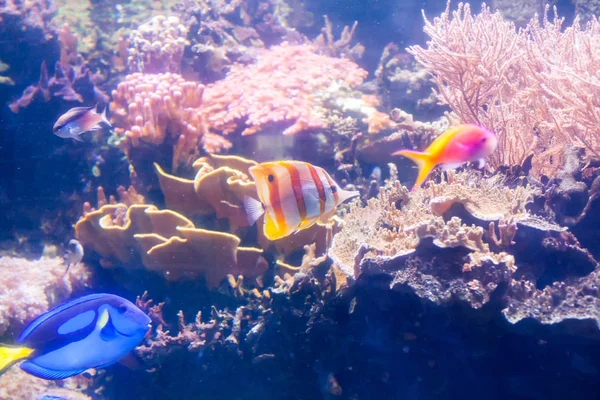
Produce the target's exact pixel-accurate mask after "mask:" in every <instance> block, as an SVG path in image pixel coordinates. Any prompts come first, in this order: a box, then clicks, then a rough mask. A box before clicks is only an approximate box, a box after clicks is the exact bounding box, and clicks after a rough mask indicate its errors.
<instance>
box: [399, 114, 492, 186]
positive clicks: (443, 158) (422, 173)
mask: <svg viewBox="0 0 600 400" xmlns="http://www.w3.org/2000/svg"><path fill="white" fill-rule="evenodd" d="M497 146H498V139H497V138H496V135H495V134H494V133H493V132H491V131H489V130H487V129H485V128H482V127H480V126H476V125H458V126H455V127H452V128H450V129H448V130H447V131H446V132H444V133H442V134H441V135H440V136H439V137H438V138H437V139H435V140H434V141H433V143H431V144H430V145H429V147H427V149H425V151H423V152H420V151H413V150H399V151H396V152H395V153H393V154H392V155H394V156H395V155H401V156H404V157H407V158H410V159H411V160H412V161H414V162H415V163H416V164H417V166H418V167H419V175H418V176H417V181H416V182H415V185H414V186H413V190H414V189H415V188H417V187H419V186H420V185H421V184H422V183H423V182H424V181H425V179H426V178H427V176H428V175H429V173H430V172H431V170H432V169H433V168H435V167H436V166H438V165H439V166H441V167H442V169H443V170H448V169H453V168H457V167H459V166H461V165H462V164H464V163H467V162H472V161H477V162H478V163H479V164H478V168H483V167H484V166H485V158H486V157H488V156H489V155H490V154H492V153H493V152H494V150H496V147H497Z"/></svg>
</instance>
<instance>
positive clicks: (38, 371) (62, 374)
mask: <svg viewBox="0 0 600 400" xmlns="http://www.w3.org/2000/svg"><path fill="white" fill-rule="evenodd" d="M21 369H22V370H23V371H25V372H27V373H29V374H31V375H33V376H37V377H38V378H42V379H48V380H56V379H66V378H69V377H71V376H74V375H78V374H80V373H82V372H84V371H85V369H78V370H65V371H57V370H53V369H49V368H44V367H42V366H39V365H37V364H36V363H35V362H34V361H29V360H28V361H25V362H24V363H22V364H21Z"/></svg>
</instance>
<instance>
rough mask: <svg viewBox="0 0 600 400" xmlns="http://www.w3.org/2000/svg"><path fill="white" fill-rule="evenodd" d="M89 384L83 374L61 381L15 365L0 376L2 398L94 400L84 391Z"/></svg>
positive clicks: (98, 398) (96, 397)
mask: <svg viewBox="0 0 600 400" xmlns="http://www.w3.org/2000/svg"><path fill="white" fill-rule="evenodd" d="M90 381H91V380H90ZM88 384H89V382H88V380H87V379H86V378H82V377H81V376H77V377H73V378H68V379H65V380H60V381H49V380H44V379H39V378H36V377H34V376H31V375H29V374H27V373H25V372H24V371H21V369H19V368H18V367H17V366H14V367H12V368H11V369H10V370H8V371H6V373H4V374H2V376H0V399H7V400H8V399H19V400H39V399H40V398H44V396H48V397H47V398H60V399H62V398H64V399H69V400H92V397H90V396H88V395H86V394H84V393H83V392H84V391H86V389H89V388H88ZM90 386H91V385H90ZM93 399H96V400H101V397H98V396H94V398H93Z"/></svg>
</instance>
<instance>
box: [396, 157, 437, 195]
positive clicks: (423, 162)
mask: <svg viewBox="0 0 600 400" xmlns="http://www.w3.org/2000/svg"><path fill="white" fill-rule="evenodd" d="M392 155H394V156H397V155H399V156H404V157H406V158H409V159H411V160H412V161H413V162H414V163H415V164H417V166H418V167H419V175H418V176H417V181H416V182H415V185H414V186H413V188H412V190H415V189H416V188H418V187H419V186H421V184H422V183H423V181H425V179H426V178H427V176H428V175H429V173H430V172H431V170H432V169H433V167H435V162H434V161H433V160H432V159H431V155H430V154H429V153H422V152H420V151H413V150H400V151H397V152H395V153H393V154H392Z"/></svg>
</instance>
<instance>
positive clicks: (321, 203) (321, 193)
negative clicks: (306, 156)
mask: <svg viewBox="0 0 600 400" xmlns="http://www.w3.org/2000/svg"><path fill="white" fill-rule="evenodd" d="M306 166H307V167H308V170H309V171H310V176H311V177H312V180H313V181H314V182H315V185H316V186H317V192H318V193H319V207H320V214H323V213H324V212H325V190H324V189H323V183H322V182H321V178H319V174H318V173H317V170H316V169H315V167H313V166H312V165H310V164H306Z"/></svg>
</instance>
